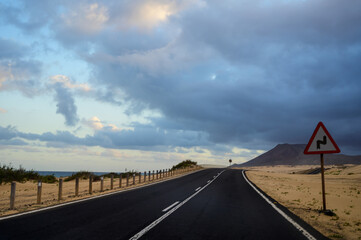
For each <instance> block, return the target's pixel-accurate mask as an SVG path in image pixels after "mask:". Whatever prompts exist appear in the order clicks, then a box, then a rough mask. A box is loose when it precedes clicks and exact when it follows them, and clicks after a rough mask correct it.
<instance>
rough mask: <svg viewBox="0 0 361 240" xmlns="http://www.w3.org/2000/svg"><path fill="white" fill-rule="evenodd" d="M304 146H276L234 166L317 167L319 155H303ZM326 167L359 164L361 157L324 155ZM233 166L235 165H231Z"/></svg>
mask: <svg viewBox="0 0 361 240" xmlns="http://www.w3.org/2000/svg"><path fill="white" fill-rule="evenodd" d="M305 147H306V145H305V144H278V145H277V146H276V147H274V148H273V149H271V150H269V151H268V152H265V153H263V154H262V155H260V156H258V157H256V158H254V159H252V160H250V161H248V162H245V163H243V164H238V165H236V166H240V167H251V166H274V165H316V164H317V165H318V164H320V155H318V154H317V155H305V154H303V151H304V149H305ZM324 161H325V164H326V165H334V164H361V155H358V156H348V155H344V154H325V155H324ZM233 166H235V165H233Z"/></svg>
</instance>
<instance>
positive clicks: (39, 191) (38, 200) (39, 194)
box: [36, 180, 42, 204]
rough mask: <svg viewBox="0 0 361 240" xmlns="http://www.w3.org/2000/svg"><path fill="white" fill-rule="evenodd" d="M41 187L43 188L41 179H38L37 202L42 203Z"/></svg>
mask: <svg viewBox="0 0 361 240" xmlns="http://www.w3.org/2000/svg"><path fill="white" fill-rule="evenodd" d="M41 188H42V184H41V181H40V180H39V181H38V194H37V198H36V203H37V204H40V203H41Z"/></svg>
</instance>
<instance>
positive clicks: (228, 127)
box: [0, 0, 361, 154]
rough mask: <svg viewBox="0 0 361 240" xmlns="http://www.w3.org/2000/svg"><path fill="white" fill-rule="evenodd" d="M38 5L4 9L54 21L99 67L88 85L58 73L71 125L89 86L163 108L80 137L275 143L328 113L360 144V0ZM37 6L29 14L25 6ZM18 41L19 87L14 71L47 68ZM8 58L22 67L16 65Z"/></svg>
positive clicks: (131, 144) (112, 141)
mask: <svg viewBox="0 0 361 240" xmlns="http://www.w3.org/2000/svg"><path fill="white" fill-rule="evenodd" d="M25 2H26V1H25ZM38 2H41V1H37V4H38V5H37V6H35V7H39V5H41V4H40V3H38ZM2 6H4V5H2ZM35 7H32V6H31V4H30V3H26V4H25V5H24V6H23V7H9V6H7V9H8V10H9V11H4V10H3V11H2V12H1V13H2V14H3V15H2V14H0V15H2V19H5V20H6V22H7V23H11V24H13V25H16V26H18V27H19V28H21V29H26V27H29V29H35V30H39V29H42V28H46V27H47V26H48V28H47V30H48V31H49V32H51V34H50V36H51V37H53V38H54V40H55V41H57V42H58V43H61V44H63V46H65V47H66V48H67V49H71V50H72V51H73V53H74V54H77V56H78V57H79V58H81V59H82V60H83V61H85V62H86V63H88V64H89V66H90V67H91V70H92V74H93V75H92V76H91V78H90V79H89V81H91V86H92V88H91V89H90V90H89V91H87V87H89V85H82V84H76V83H74V82H72V81H70V80H69V78H67V77H65V76H63V75H58V76H54V77H55V78H56V81H55V82H56V83H55V84H54V86H56V89H58V90H57V92H56V101H57V102H58V112H59V113H61V114H63V115H64V116H65V117H66V119H67V124H69V125H70V124H75V123H76V122H77V121H78V120H77V119H78V116H77V113H76V106H75V102H74V97H73V94H80V93H83V94H85V93H86V94H87V96H89V97H94V98H95V99H97V100H98V101H106V102H109V103H111V104H114V105H115V106H119V105H121V104H124V103H126V104H127V105H129V106H130V107H129V109H128V112H127V113H129V114H139V113H140V112H142V111H144V110H147V111H157V112H160V113H161V114H160V115H161V117H159V118H157V119H151V121H152V122H151V124H152V125H151V126H136V127H135V128H134V129H132V130H125V129H115V128H113V127H111V126H107V124H105V123H103V122H101V121H100V120H99V119H90V120H88V124H89V125H90V126H91V127H93V129H94V130H95V132H94V135H93V136H88V137H86V138H84V139H83V138H82V139H77V138H75V139H73V140H74V141H75V142H77V141H79V142H80V143H79V144H85V145H98V144H100V145H101V146H105V147H109V148H110V147H121V148H137V147H140V148H151V147H158V146H162V147H163V148H165V147H166V146H185V147H187V148H188V147H190V146H192V145H193V146H202V145H206V146H210V145H212V149H213V151H217V150H218V148H219V149H220V150H219V151H223V150H224V151H225V149H223V150H222V147H220V146H224V145H230V146H231V147H232V148H233V147H236V148H239V149H243V148H247V149H267V148H270V147H272V146H274V145H275V144H277V143H280V142H289V143H305V142H306V141H307V140H308V139H309V135H310V134H311V133H312V131H313V128H314V126H315V125H316V124H317V122H318V121H320V120H322V121H324V123H325V124H326V126H327V127H328V128H329V130H330V131H331V132H332V134H333V137H334V138H335V139H336V141H339V142H338V143H339V144H340V145H343V146H344V147H345V149H352V150H356V151H357V148H358V146H360V145H361V142H360V139H359V137H358V136H360V134H361V128H360V126H359V125H360V124H359V122H360V121H361V111H360V108H359V105H360V104H358V103H360V102H361V85H360V78H361V68H360V67H359V63H360V62H361V47H360V46H361V40H360V39H361V28H360V27H359V26H358V25H357V24H355V23H357V22H361V14H360V13H359V11H355V9H360V8H361V3H360V2H357V1H353V2H349V3H347V4H344V3H342V2H340V1H338V0H316V1H283V0H277V1H272V2H269V1H262V0H257V1H251V2H250V1H222V2H220V1H207V2H206V3H204V2H203V3H202V2H199V1H166V0H159V1H142V0H135V1H122V2H114V1H102V3H101V4H94V2H90V1H81V3H74V2H72V1H63V2H61V3H56V4H46V5H44V6H41V7H40V8H39V9H35ZM2 9H4V8H2ZM47 10H49V11H47ZM26 12H27V15H26V16H30V17H29V18H21V17H19V16H20V15H21V13H26ZM41 12H44V13H41ZM37 14H38V16H37ZM24 19H25V20H24ZM26 19H27V20H26ZM43 19H48V20H49V21H43V23H41V20H43ZM5 20H4V21H5ZM86 22H89V23H93V24H89V26H87V25H86V24H85V23H86ZM23 31H27V30H23ZM14 44H15V45H16V43H14V42H9V41H8V40H6V41H5V42H4V45H6V46H8V48H9V49H12V50H8V51H4V53H3V55H1V56H3V57H2V58H1V61H2V62H0V63H2V64H0V66H1V67H2V68H1V67H0V71H1V73H2V74H0V76H5V78H6V80H1V81H2V83H3V88H5V87H7V88H10V87H9V85H8V86H6V84H7V83H8V82H10V81H9V80H8V79H10V78H11V76H12V75H11V74H13V75H14V79H31V80H33V81H34V79H35V78H34V77H31V78H30V77H29V76H37V75H36V74H37V72H36V68H35V67H34V66H32V64H34V63H35V61H29V60H28V59H25V58H24V57H22V55H21V51H18V50H17V47H20V45H19V44H17V45H16V46H17V47H14V46H15V45H14ZM0 48H1V47H0ZM25 49H26V48H25ZM25 52H26V51H25ZM16 56H18V57H16ZM9 59H12V60H13V59H16V60H14V61H15V63H16V66H21V68H20V67H19V68H15V67H14V66H15V65H14V64H13V65H11V68H9V62H10V61H9ZM11 63H13V62H11ZM10 70H11V71H10ZM15 70H16V71H15ZM38 70H39V69H38ZM14 73H16V76H18V77H15V74H14ZM22 74H24V75H22ZM5 78H4V79H5ZM12 81H14V82H16V81H15V80H12ZM18 83H19V84H18V85H16V87H18V88H20V86H21V85H20V81H19V82H18ZM29 83H31V81H30V82H29ZM35 83H36V81H35ZM35 83H34V85H36V84H35ZM13 86H14V85H13ZM93 86H94V87H93ZM33 89H34V88H33ZM95 89H96V90H95ZM98 89H100V90H99V91H98ZM61 106H62V107H61ZM98 120H99V121H98ZM157 129H159V130H157ZM115 130H116V131H115ZM56 136H57V137H60V135H59V136H58V134H56ZM337 139H338V140H337ZM152 141H153V143H152ZM232 148H231V149H232ZM227 151H229V149H228V150H227ZM235 151H236V153H235V154H242V152H240V150H235ZM358 151H359V150H358Z"/></svg>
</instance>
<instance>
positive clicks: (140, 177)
mask: <svg viewBox="0 0 361 240" xmlns="http://www.w3.org/2000/svg"><path fill="white" fill-rule="evenodd" d="M141 182H142V173H141V172H139V184H140V183H141Z"/></svg>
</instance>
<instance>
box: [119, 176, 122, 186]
mask: <svg viewBox="0 0 361 240" xmlns="http://www.w3.org/2000/svg"><path fill="white" fill-rule="evenodd" d="M119 188H122V173H120V174H119Z"/></svg>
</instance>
